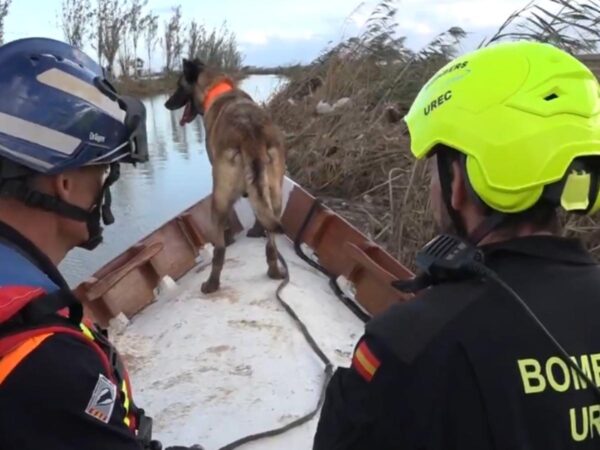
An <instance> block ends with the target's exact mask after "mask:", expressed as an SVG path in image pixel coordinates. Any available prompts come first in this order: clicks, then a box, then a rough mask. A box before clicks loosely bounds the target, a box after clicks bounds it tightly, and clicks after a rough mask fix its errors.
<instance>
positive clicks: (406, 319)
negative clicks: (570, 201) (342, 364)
mask: <svg viewBox="0 0 600 450" xmlns="http://www.w3.org/2000/svg"><path fill="white" fill-rule="evenodd" d="M484 252H485V255H486V263H487V265H488V266H489V267H490V268H491V269H492V270H494V271H496V272H497V273H498V275H499V276H500V277H501V278H502V279H504V280H505V281H506V282H507V283H508V284H509V285H510V286H511V287H512V288H513V289H514V290H515V291H516V292H517V293H518V294H519V295H520V296H521V297H522V298H523V299H524V300H525V301H526V302H527V304H528V306H529V307H530V308H531V309H532V310H533V312H534V313H535V314H536V315H537V316H538V317H539V318H540V320H541V321H542V322H543V323H544V324H545V325H546V327H547V328H548V329H549V330H550V332H551V333H552V334H553V335H554V337H555V338H556V339H557V340H558V341H559V342H560V343H561V344H562V345H563V347H564V348H565V349H566V351H567V352H568V353H569V354H570V355H571V357H572V358H573V359H574V360H575V361H576V362H577V363H578V364H579V366H580V367H581V368H582V369H583V370H584V371H585V372H586V373H587V374H588V375H589V376H590V377H591V379H592V380H594V381H595V383H596V384H597V385H600V325H599V322H600V269H599V268H598V266H597V265H596V263H595V261H594V260H593V259H592V257H591V256H590V255H589V253H587V252H586V251H585V249H584V248H583V246H582V244H581V243H580V242H579V241H576V240H571V239H564V238H558V237H549V236H531V237H525V238H519V239H514V240H511V241H508V242H504V243H499V244H495V245H491V246H487V247H484ZM585 387H586V383H585V382H584V381H583V380H582V379H581V378H580V377H579V376H577V375H576V374H575V373H574V371H573V370H572V369H571V368H570V367H568V366H567V364H566V363H565V362H564V361H563V360H562V359H561V358H560V357H559V353H558V351H557V350H556V348H555V347H554V346H553V345H552V344H551V343H550V342H549V340H548V338H547V337H546V336H545V335H544V334H543V333H542V331H540V329H539V328H537V326H536V325H535V323H534V322H533V320H532V319H531V318H530V317H529V316H528V315H526V314H525V312H524V311H523V308H522V307H521V306H520V305H519V304H518V303H517V302H516V301H515V300H514V299H512V298H511V297H510V296H509V295H508V294H507V293H506V291H504V290H502V289H501V288H500V287H498V286H497V285H496V284H494V282H492V281H478V280H469V281H461V282H453V283H446V284H443V285H438V286H435V287H432V288H430V289H428V290H427V291H426V292H424V293H422V294H420V295H419V296H418V297H417V298H415V299H414V300H412V301H409V302H406V303H403V304H398V305H396V306H394V307H392V308H390V309H389V310H388V311H386V312H385V313H384V314H383V315H381V316H379V317H377V318H375V319H373V320H372V321H371V322H370V323H369V324H368V325H367V327H366V332H365V335H364V336H363V337H362V338H361V340H360V341H359V345H357V348H356V350H355V355H354V358H353V362H352V366H351V367H350V368H348V369H346V368H340V369H338V371H337V372H336V373H335V375H334V377H333V379H332V380H331V382H330V385H329V387H328V392H327V398H326V401H325V404H324V407H323V411H322V414H321V419H320V422H319V426H318V430H317V433H316V436H315V441H314V447H313V449H314V450H350V449H353V450H356V449H361V450H367V449H377V450H387V449H395V450H405V449H406V450H408V449H419V450H425V449H444V450H452V449H457V450H458V449H460V450H466V449H474V450H487V449H496V450H508V449H511V450H513V449H515V450H516V449H523V450H525V449H536V450H537V449H540V450H553V449H561V450H562V449H581V450H584V449H585V450H587V449H600V399H598V398H597V396H596V395H595V394H594V393H593V391H592V390H591V389H586V388H585Z"/></svg>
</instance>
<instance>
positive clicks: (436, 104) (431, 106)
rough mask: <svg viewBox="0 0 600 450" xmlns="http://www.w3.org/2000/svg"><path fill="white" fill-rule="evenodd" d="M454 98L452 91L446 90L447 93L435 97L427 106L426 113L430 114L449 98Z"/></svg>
mask: <svg viewBox="0 0 600 450" xmlns="http://www.w3.org/2000/svg"><path fill="white" fill-rule="evenodd" d="M451 99H452V91H446V93H444V94H442V95H440V96H439V97H438V98H435V99H433V101H432V102H431V103H429V105H427V106H426V107H425V115H426V116H428V115H429V113H431V112H432V111H433V110H434V109H435V108H439V107H440V106H442V105H443V104H444V103H446V102H447V101H448V100H451Z"/></svg>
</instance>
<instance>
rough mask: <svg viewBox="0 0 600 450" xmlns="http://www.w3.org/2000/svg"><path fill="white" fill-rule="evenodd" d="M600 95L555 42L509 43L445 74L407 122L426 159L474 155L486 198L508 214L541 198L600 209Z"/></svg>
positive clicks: (474, 171)
mask: <svg viewBox="0 0 600 450" xmlns="http://www.w3.org/2000/svg"><path fill="white" fill-rule="evenodd" d="M599 95H600V91H599V86H598V80H597V79H596V77H595V76H594V74H593V73H592V72H591V71H590V70H589V69H588V68H587V67H586V66H585V65H584V64H583V63H581V62H580V61H579V60H577V59H576V58H575V57H573V56H571V55H569V54H568V53H566V52H564V51H562V50H560V49H558V48H556V47H554V46H552V45H549V44H543V43H537V42H511V43H501V44H496V45H493V46H490V47H486V48H483V49H479V50H476V51H474V52H471V53H468V54H466V55H464V56H461V57H459V58H457V59H456V60H454V61H452V62H450V63H449V64H447V65H446V66H445V67H443V68H442V69H440V70H439V71H438V72H437V73H436V74H435V75H434V76H433V77H432V78H431V79H430V80H429V81H428V82H427V84H426V85H425V86H424V87H423V88H422V89H421V91H420V92H419V94H418V96H417V98H416V99H415V101H414V103H413V105H412V107H411V109H410V111H409V112H408V114H407V116H406V117H405V121H406V123H407V125H408V129H409V133H410V137H411V150H412V153H413V154H414V155H415V157H417V158H424V157H426V156H428V155H429V154H431V152H432V151H434V150H435V149H436V147H438V146H439V145H440V144H441V145H444V146H447V147H451V148H453V149H455V150H457V151H458V152H460V153H462V154H464V155H466V162H465V165H466V172H467V176H468V179H469V182H470V184H471V186H472V188H473V190H474V191H475V193H476V194H477V196H478V197H479V198H480V199H481V200H482V201H483V202H484V203H485V204H487V205H488V206H489V207H490V208H492V209H493V210H495V211H498V212H501V213H517V212H521V211H525V210H527V209H529V208H530V207H532V206H533V205H535V204H536V203H537V202H538V201H539V200H540V199H542V198H545V199H546V200H552V201H554V203H555V204H556V206H559V205H560V206H562V207H563V208H564V209H565V210H567V211H575V212H585V213H591V212H593V211H595V210H597V209H600V201H598V197H599V196H598V189H599V187H598V171H597V170H595V169H594V167H595V166H594V164H595V163H593V164H592V165H590V164H589V163H587V162H586V161H590V160H595V159H596V158H587V157H598V156H600V97H599Z"/></svg>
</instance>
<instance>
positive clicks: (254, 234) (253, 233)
mask: <svg viewBox="0 0 600 450" xmlns="http://www.w3.org/2000/svg"><path fill="white" fill-rule="evenodd" d="M246 236H248V237H249V238H260V237H266V236H267V233H265V229H264V228H263V227H252V228H250V229H249V230H248V232H247V233H246Z"/></svg>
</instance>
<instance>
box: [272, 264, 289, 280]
mask: <svg viewBox="0 0 600 450" xmlns="http://www.w3.org/2000/svg"><path fill="white" fill-rule="evenodd" d="M286 275H287V273H286V271H285V269H281V268H279V267H277V266H271V267H269V270H268V271H267V276H268V277H269V278H270V279H272V280H283V279H284V278H285V277H286Z"/></svg>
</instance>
